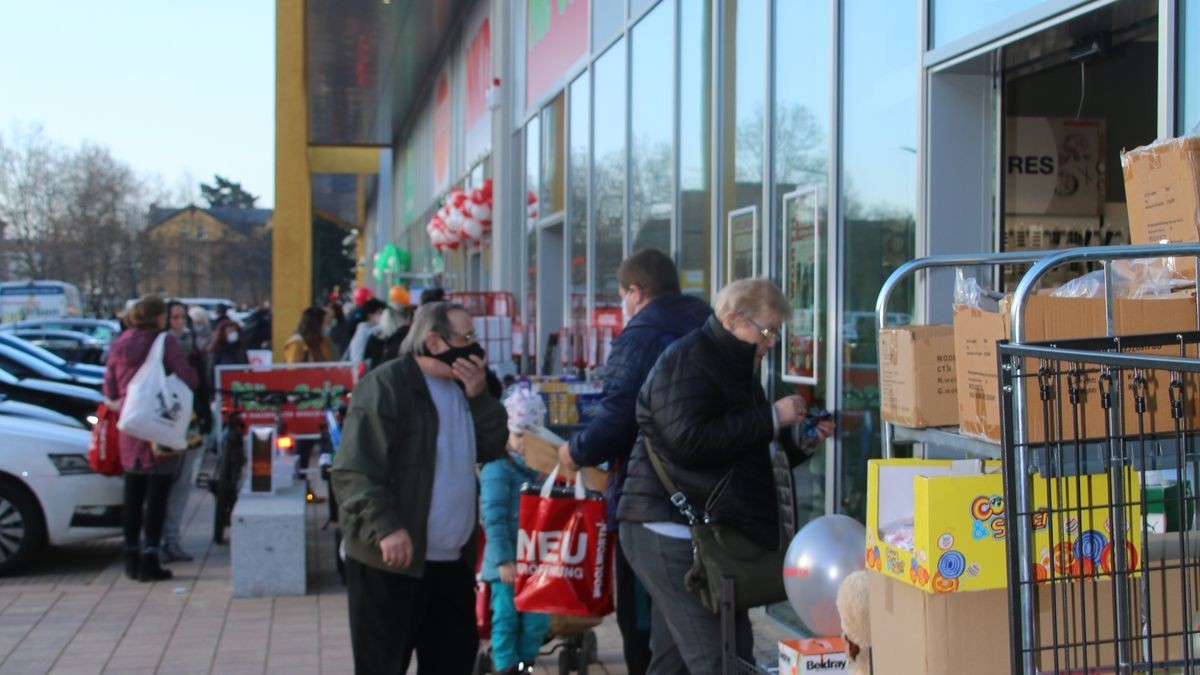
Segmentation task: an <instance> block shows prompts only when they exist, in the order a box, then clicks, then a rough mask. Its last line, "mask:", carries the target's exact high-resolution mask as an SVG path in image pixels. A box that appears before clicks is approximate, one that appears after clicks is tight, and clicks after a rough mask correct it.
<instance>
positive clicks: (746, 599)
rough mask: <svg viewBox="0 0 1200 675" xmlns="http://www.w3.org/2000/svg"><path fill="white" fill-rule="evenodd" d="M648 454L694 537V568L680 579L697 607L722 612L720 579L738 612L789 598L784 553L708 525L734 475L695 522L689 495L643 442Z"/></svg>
mask: <svg viewBox="0 0 1200 675" xmlns="http://www.w3.org/2000/svg"><path fill="white" fill-rule="evenodd" d="M643 440H644V442H645V444H646V454H647V455H649V457H650V463H651V464H653V465H654V472H655V473H656V474H658V479H659V480H660V481H662V484H663V487H665V488H666V489H667V492H668V493H669V494H670V495H671V503H672V504H674V505H675V507H676V508H677V509H679V512H680V513H682V514H683V517H684V518H686V519H687V521H688V528H689V530H690V531H691V533H692V553H693V561H692V569H690V570H688V572H687V574H686V575H684V578H683V582H684V586H685V587H686V588H687V589H688V590H689V591H691V592H693V593H696V594H698V595H699V596H700V604H701V605H703V606H704V608H705V609H707V610H708V611H710V612H713V613H714V614H715V613H717V612H719V611H720V609H721V579H722V577H732V578H733V579H734V582H735V586H734V590H735V592H736V595H735V598H734V605H735V607H736V608H737V609H738V610H746V609H750V608H751V607H759V606H762V605H769V604H771V603H775V602H781V601H783V600H786V599H787V593H786V592H785V591H784V588H783V558H784V554H785V553H786V552H785V551H784V550H782V549H770V548H766V547H764V546H759V545H758V544H757V543H755V542H753V541H751V540H750V539H749V538H747V537H746V536H745V535H743V534H742V533H741V532H738V531H737V529H735V528H733V527H728V526H725V525H717V524H715V523H710V522H708V506H711V505H712V504H713V503H714V500H715V499H716V498H718V497H719V496H720V494H721V492H722V490H723V488H724V486H725V484H726V482H727V481H728V480H729V479H730V477H731V476H732V475H733V472H732V471H731V472H730V473H728V474H726V475H725V477H724V478H722V479H721V481H720V482H718V483H717V487H716V488H715V489H714V490H713V492H712V495H711V496H710V497H709V502H708V504H707V505H706V506H705V513H704V514H702V516H701V517H697V515H696V512H695V510H693V509H692V505H691V504H689V503H688V500H687V496H686V495H684V494H683V492H682V491H680V490H679V489H678V488H677V487H676V486H675V482H674V481H672V480H671V479H670V478H669V477H668V476H667V472H666V471H665V470H663V466H662V461H661V460H660V459H659V457H658V454H657V453H655V452H654V448H652V447H651V445H650V439H648V438H645V437H643Z"/></svg>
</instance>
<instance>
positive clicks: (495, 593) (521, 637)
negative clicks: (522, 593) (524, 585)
mask: <svg viewBox="0 0 1200 675" xmlns="http://www.w3.org/2000/svg"><path fill="white" fill-rule="evenodd" d="M549 630H550V615H549V614H534V613H533V612H518V611H517V607H516V605H514V604H513V587H512V586H511V585H509V584H506V583H504V582H501V581H493V582H492V666H493V668H495V669H496V670H504V669H505V668H509V667H511V666H515V665H517V663H519V662H521V661H524V662H525V663H533V661H534V660H535V659H536V658H537V656H538V651H539V650H540V649H541V648H542V640H543V639H544V638H545V637H546V632H547V631H549Z"/></svg>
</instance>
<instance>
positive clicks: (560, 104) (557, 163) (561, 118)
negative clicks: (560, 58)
mask: <svg viewBox="0 0 1200 675" xmlns="http://www.w3.org/2000/svg"><path fill="white" fill-rule="evenodd" d="M566 112H567V110H566V99H565V97H564V96H563V95H562V94H559V95H558V96H557V97H555V99H554V100H553V101H551V102H550V105H548V106H546V107H545V108H544V109H542V189H541V193H540V197H539V199H540V201H541V209H540V210H541V217H543V218H544V217H546V216H549V215H552V214H555V213H558V212H560V211H562V210H563V201H564V200H563V178H564V177H563V150H564V147H563V130H564V128H565V124H566Z"/></svg>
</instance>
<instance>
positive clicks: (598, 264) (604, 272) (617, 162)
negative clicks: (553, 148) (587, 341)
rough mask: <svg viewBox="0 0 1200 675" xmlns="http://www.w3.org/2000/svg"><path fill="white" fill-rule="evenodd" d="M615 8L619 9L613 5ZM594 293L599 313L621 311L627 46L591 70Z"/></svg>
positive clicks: (620, 45) (613, 51)
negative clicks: (619, 281) (619, 286)
mask: <svg viewBox="0 0 1200 675" xmlns="http://www.w3.org/2000/svg"><path fill="white" fill-rule="evenodd" d="M614 4H615V3H614ZM592 77H593V78H594V80H593V82H594V86H595V97H594V99H593V101H592V104H593V106H594V107H593V113H592V120H593V122H594V128H593V132H592V133H593V143H592V227H593V232H594V233H595V234H594V236H595V260H594V265H593V267H592V288H593V289H594V293H595V298H596V299H595V306H596V308H597V309H604V308H616V307H620V299H621V298H620V293H619V292H618V290H617V267H618V266H619V265H620V264H621V259H622V257H623V254H624V241H625V239H624V238H625V112H626V110H625V98H626V96H625V41H624V40H621V41H618V42H617V43H616V44H615V45H613V47H612V48H611V49H609V50H608V51H607V52H605V53H604V55H602V56H601V57H600V58H598V59H596V63H595V64H594V65H593V66H592Z"/></svg>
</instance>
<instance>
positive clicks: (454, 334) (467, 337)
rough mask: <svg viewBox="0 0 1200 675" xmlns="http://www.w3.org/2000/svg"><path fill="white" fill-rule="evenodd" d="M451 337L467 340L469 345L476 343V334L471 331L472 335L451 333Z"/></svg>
mask: <svg viewBox="0 0 1200 675" xmlns="http://www.w3.org/2000/svg"><path fill="white" fill-rule="evenodd" d="M450 335H451V336H453V337H458V338H462V339H463V340H466V341H467V344H471V343H472V342H474V341H475V332H474V331H471V332H470V333H455V332H454V331H450ZM447 342H449V340H447Z"/></svg>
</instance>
